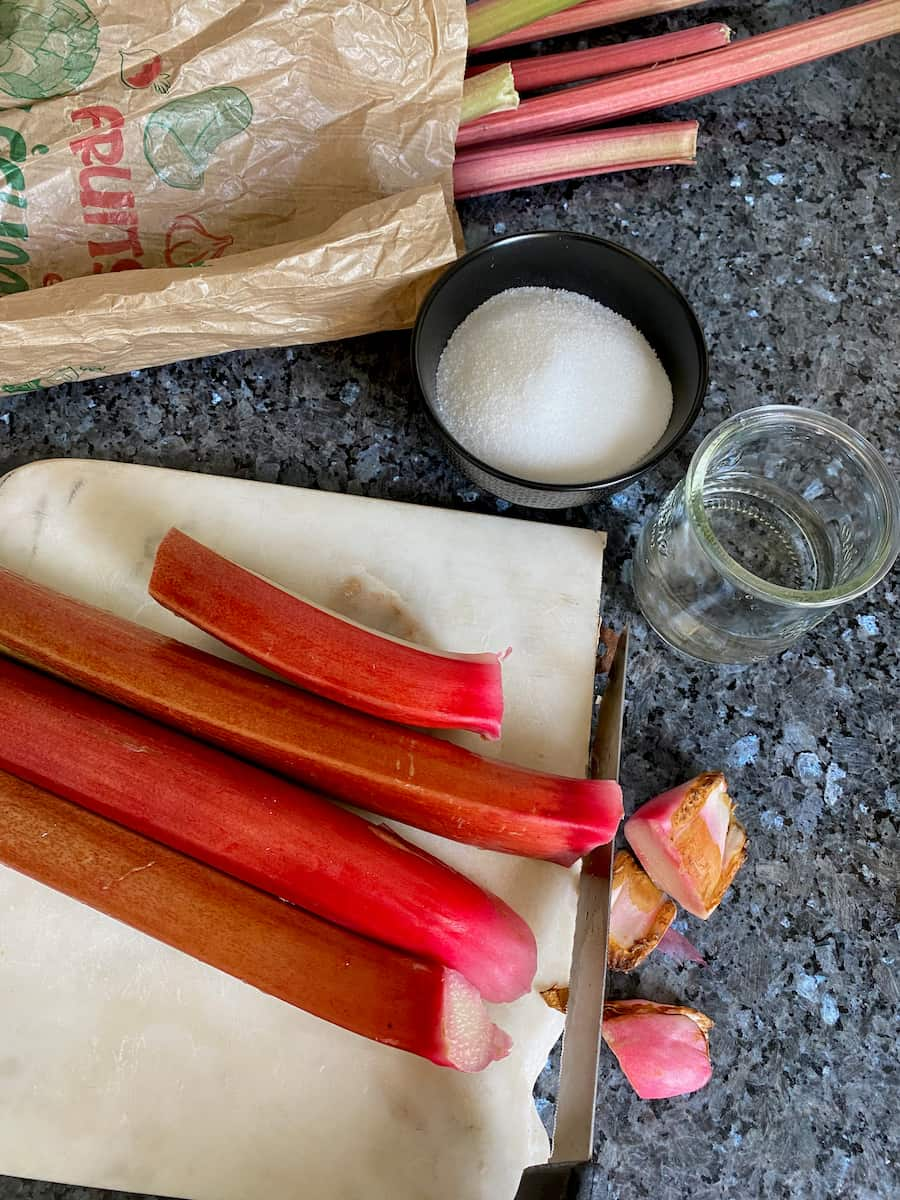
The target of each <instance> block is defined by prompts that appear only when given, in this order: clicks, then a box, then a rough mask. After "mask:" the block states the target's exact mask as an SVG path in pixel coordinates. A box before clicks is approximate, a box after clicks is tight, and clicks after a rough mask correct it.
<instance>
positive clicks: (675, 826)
mask: <svg viewBox="0 0 900 1200" xmlns="http://www.w3.org/2000/svg"><path fill="white" fill-rule="evenodd" d="M625 837H626V838H627V839H628V843H629V845H630V846H631V848H632V850H633V851H634V852H635V854H636V855H637V857H638V859H639V861H640V863H641V866H642V867H643V868H644V870H645V871H646V872H647V874H648V875H649V876H650V878H651V879H652V880H653V882H654V883H655V884H656V885H657V887H659V888H661V889H662V890H663V891H664V892H668V894H669V895H670V896H671V897H672V898H673V900H675V901H676V902H677V903H678V904H680V905H681V906H682V908H686V909H687V910H688V912H690V913H693V914H694V916H695V917H703V918H706V917H708V916H709V915H710V913H712V912H713V911H714V910H715V909H716V908H717V907H718V905H719V903H720V901H721V899H722V897H723V895H724V894H725V891H726V890H727V888H728V886H729V884H730V883H731V881H732V880H733V879H734V877H735V875H736V874H737V872H738V870H739V868H740V866H741V864H742V863H743V861H744V859H745V857H746V844H747V835H746V833H745V831H744V828H743V826H741V825H740V824H739V822H738V821H737V820H736V819H735V816H734V803H733V802H732V799H731V797H730V796H729V795H728V788H727V785H726V783H725V776H724V775H722V774H721V772H717V771H716V772H713V771H710V772H706V773H704V774H703V775H698V776H697V777H696V779H691V780H689V781H688V782H687V783H683V784H681V786H680V787H677V788H672V789H671V791H668V792H663V794H662V795H660V796H656V797H655V798H654V799H653V800H648V801H647V803H646V804H643V805H641V807H640V808H639V809H638V810H637V812H636V813H635V814H634V815H633V816H631V817H629V819H628V820H627V821H626V822H625Z"/></svg>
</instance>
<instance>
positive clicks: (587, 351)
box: [435, 287, 672, 483]
mask: <svg viewBox="0 0 900 1200" xmlns="http://www.w3.org/2000/svg"><path fill="white" fill-rule="evenodd" d="M435 410H436V412H437V414H438V416H439V417H440V419H441V421H442V422H443V423H444V425H445V426H446V428H447V430H448V432H449V433H451V434H452V435H453V437H455V438H456V440H457V441H458V442H459V443H460V444H461V445H462V446H464V447H465V449H467V450H468V451H470V453H472V454H474V455H475V456H476V457H477V458H479V459H481V461H482V462H484V463H487V464H488V465H490V466H493V467H498V468H499V469H500V470H502V471H506V472H507V473H508V474H510V475H516V476H519V477H520V478H522V479H530V480H534V481H535V482H541V483H593V482H595V481H597V480H601V479H606V478H608V477H609V476H611V475H617V474H620V473H621V472H623V471H627V470H628V469H629V467H632V466H634V465H635V463H637V462H639V461H640V460H641V459H642V458H643V456H644V455H645V454H646V453H647V451H649V450H651V449H652V448H653V446H654V445H655V444H656V443H657V442H658V441H659V439H660V438H661V437H662V435H663V433H664V432H665V430H666V426H667V425H668V423H669V418H670V416H671V414H672V385H671V383H670V382H669V378H668V376H667V375H666V373H665V371H664V370H663V367H662V364H661V363H660V361H659V359H658V358H657V357H656V354H655V353H654V351H653V348H652V347H651V345H650V343H649V342H648V341H647V339H646V338H645V337H644V335H643V334H642V333H641V332H640V331H639V330H638V329H635V327H634V326H633V325H632V324H631V322H630V321H626V320H625V318H624V317H620V316H619V315H618V313H614V312H613V311H612V310H611V309H609V308H606V307H604V306H603V305H602V304H599V303H598V302H597V301H596V300H591V299H590V298H589V297H588V296H581V295H579V294H578V293H576V292H568V291H561V290H556V289H554V288H543V287H521V288H510V289H509V290H508V291H505V292H501V293H500V294H499V295H497V296H492V297H491V299H490V300H487V301H485V303H484V304H482V305H481V306H480V307H479V308H476V309H475V310H474V312H471V313H470V314H469V315H468V317H466V319H465V320H464V321H463V322H462V324H461V325H459V326H458V327H457V328H456V329H455V330H454V332H453V336H452V337H451V338H450V341H449V342H448V343H447V345H446V346H445V348H444V352H443V354H442V355H441V359H440V362H439V364H438V370H437V392H436V396H435Z"/></svg>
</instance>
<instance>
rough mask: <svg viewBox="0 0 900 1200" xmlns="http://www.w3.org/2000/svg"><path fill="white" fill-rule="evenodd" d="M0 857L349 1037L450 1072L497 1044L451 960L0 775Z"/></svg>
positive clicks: (478, 1066) (492, 1054)
mask: <svg viewBox="0 0 900 1200" xmlns="http://www.w3.org/2000/svg"><path fill="white" fill-rule="evenodd" d="M0 863H3V864H4V865H5V866H7V867H11V868H12V869H13V870H15V871H19V872H21V873H22V874H24V875H27V876H29V877H30V878H31V879H34V880H36V881H37V882H38V883H41V884H44V885H46V886H47V887H50V888H53V889H54V890H55V891H58V892H62V893H64V894H65V895H67V896H70V897H72V898H73V899H74V900H78V901H80V902H81V903H82V904H86V905H88V907H90V908H93V909H95V910H96V911H98V912H101V913H104V914H105V915H106V916H108V917H112V918H114V919H115V920H117V921H121V922H122V923H123V924H125V925H129V926H130V927H131V928H133V929H137V930H139V931H140V932H141V933H144V934H147V935H148V936H150V937H152V938H155V939H156V940H157V941H160V942H164V943H165V944H166V945H168V946H172V947H174V949H176V950H180V951H181V952H182V953H184V954H188V955H190V956H191V957H192V958H196V959H199V961H200V962H204V963H206V964H207V965H209V966H211V967H215V968H216V969H217V970H219V971H223V972H225V974H227V975H231V976H233V977H234V978H236V979H239V980H241V981H243V982H244V983H247V984H249V985H250V986H252V987H255V988H258V989H259V990H260V991H262V992H266V993H267V994H268V995H270V996H275V997H277V998H278V999H279V1000H283V1001H285V1002H286V1003H288V1004H292V1005H294V1006H295V1007H297V1008H301V1009H304V1010H305V1011H306V1012H308V1013H312V1014H313V1015H314V1016H316V1017H320V1018H321V1019H322V1020H324V1021H329V1022H331V1023H332V1024H334V1025H340V1026H341V1027H342V1028H344V1029H348V1030H350V1031H351V1032H352V1033H356V1034H359V1035H360V1036H361V1037H365V1038H370V1039H372V1040H374V1041H377V1042H383V1043H385V1044H387V1045H389V1046H395V1047H397V1048H398V1049H401V1050H406V1051H408V1052H410V1053H411V1054H417V1055H419V1056H420V1057H422V1058H427V1059H429V1060H430V1061H431V1062H434V1063H437V1064H438V1065H440V1066H447V1067H455V1068H456V1069H457V1070H460V1071H480V1070H483V1069H484V1068H485V1067H486V1066H488V1065H489V1064H490V1063H492V1062H494V1061H496V1060H497V1059H499V1058H503V1057H504V1056H505V1055H506V1054H507V1053H508V1052H509V1048H510V1044H511V1043H510V1040H509V1038H508V1037H507V1035H506V1034H505V1033H504V1032H503V1031H502V1030H501V1029H498V1028H497V1026H496V1025H494V1024H493V1023H492V1022H491V1020H490V1018H489V1017H488V1014H487V1010H486V1008H485V1007H484V1004H483V1003H482V1001H481V998H480V996H479V994H478V992H477V990H476V989H475V988H474V987H473V986H472V985H471V984H470V983H468V982H467V981H466V980H465V979H463V978H462V976H460V975H459V974H457V972H456V971H452V970H450V969H449V968H446V967H442V966H440V965H438V964H437V963H433V962H428V961H425V960H422V959H419V958H416V957H414V956H412V955H409V954H404V953H403V952H402V951H400V950H394V949H392V948H391V947H389V946H384V945H382V944H380V943H378V942H374V941H370V940H369V939H368V938H364V937H360V936H359V935H358V934H355V933H351V932H349V931H348V930H344V929H339V928H338V927H337V926H336V925H332V924H330V923H329V922H327V921H323V920H320V919H319V918H318V917H315V916H313V915H312V914H310V913H307V912H304V911H302V910H301V909H299V908H295V907H294V906H293V905H290V904H285V903H283V902H282V901H281V900H276V899H275V898H274V897H272V896H268V895H266V894H265V893H264V892H260V891H257V889H256V888H252V887H249V886H248V885H247V884H244V883H240V882H239V881H238V880H236V879H232V878H231V877H230V876H228V875H224V874H222V873H221V872H219V871H215V870H213V869H212V868H211V867H208V866H205V865H204V864H203V863H200V862H197V861H196V860H195V859H193V858H188V857H187V856H185V855H182V854H179V853H178V852H177V851H175V850H170V849H169V848H168V847H166V846H162V845H160V844H159V843H158V842H154V841H151V840H150V839H149V838H145V837H142V836H141V835H140V834H138V833H134V832H132V831H131V830H128V829H123V828H122V826H121V825H117V824H114V823H113V822H112V821H108V820H106V819H105V818H103V817H100V816H96V815H95V814H94V813H90V812H87V811H86V810H85V809H82V808H80V807H79V806H78V805H75V804H71V803H70V802H69V801H67V800H63V799H60V798H59V797H57V796H54V795H52V794H51V793H49V792H47V791H43V790H42V789H40V788H37V787H34V786H32V785H31V784H28V783H25V782H23V781H22V780H20V779H17V778H14V777H13V776H11V775H8V774H6V773H5V772H0Z"/></svg>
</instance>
